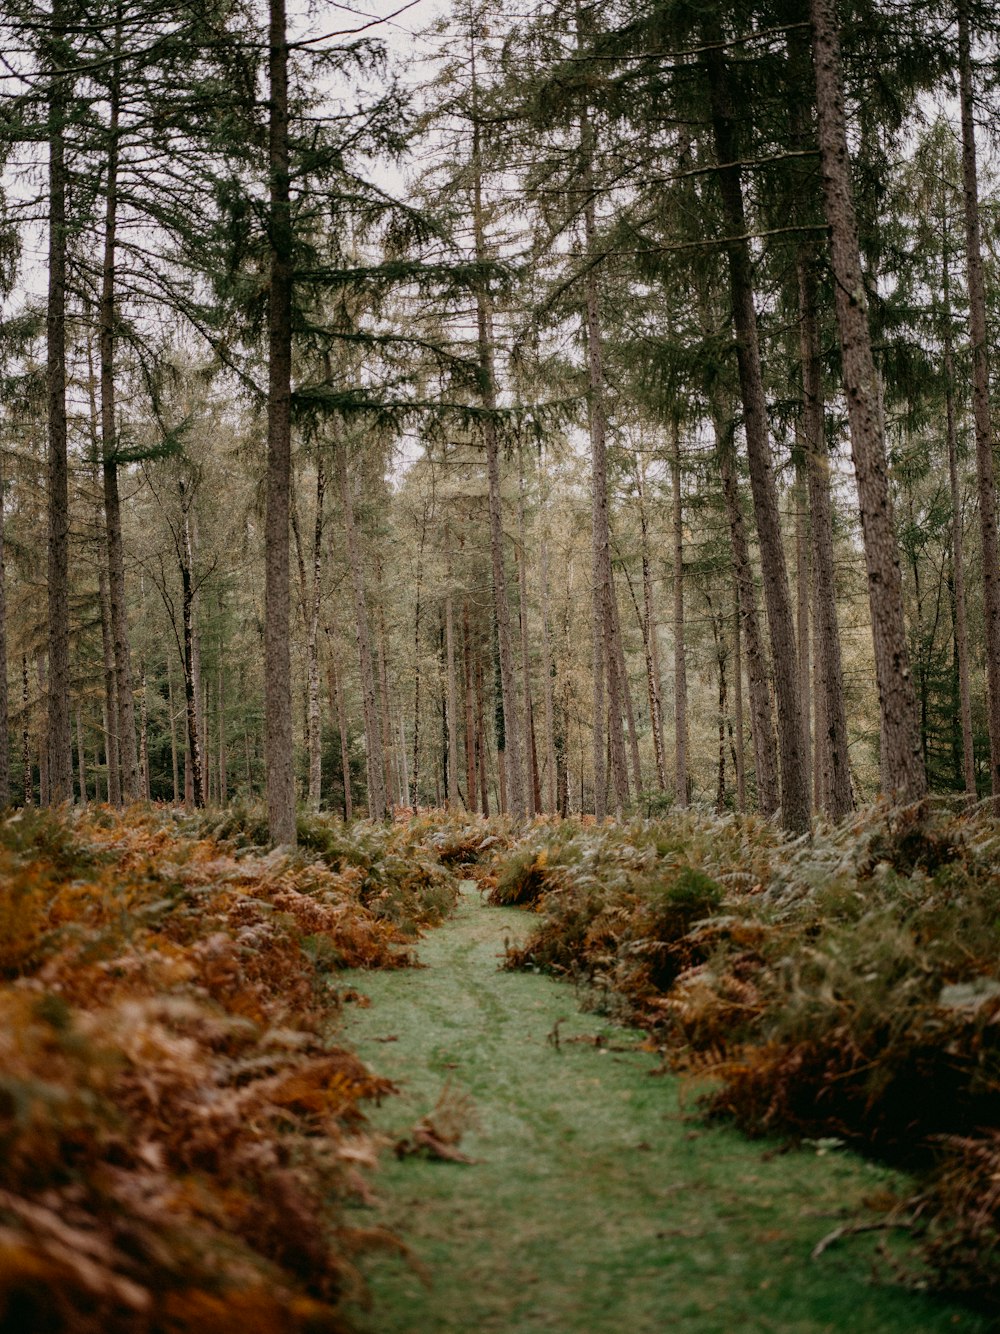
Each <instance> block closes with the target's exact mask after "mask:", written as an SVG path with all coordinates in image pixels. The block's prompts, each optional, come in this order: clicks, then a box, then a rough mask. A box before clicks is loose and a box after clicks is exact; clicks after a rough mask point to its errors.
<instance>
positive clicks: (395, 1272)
mask: <svg viewBox="0 0 1000 1334" xmlns="http://www.w3.org/2000/svg"><path fill="white" fill-rule="evenodd" d="M529 926H530V918H529V917H528V916H527V915H526V914H524V913H522V912H518V911H516V910H499V909H490V908H485V907H483V906H482V905H481V904H480V899H479V894H478V891H477V890H476V889H475V887H474V886H473V885H472V884H471V882H467V883H466V885H465V886H464V887H463V895H462V900H461V903H460V905H459V907H458V910H457V912H456V913H455V915H454V916H453V917H452V918H451V919H450V921H449V922H448V923H447V924H446V925H445V926H444V927H442V928H440V929H439V930H437V931H434V932H432V933H431V934H429V935H428V936H427V938H426V939H425V940H424V941H423V942H422V943H421V947H420V958H421V960H422V962H423V963H424V964H425V965H426V966H425V967H424V968H423V969H420V970H408V971H403V972H399V973H375V974H355V975H352V976H351V978H350V983H351V984H352V985H355V986H357V987H358V988H359V989H360V990H362V991H363V992H364V993H365V994H367V995H368V996H370V997H371V1000H372V1005H371V1008H370V1009H359V1010H357V1011H355V1012H354V1013H353V1014H352V1016H351V1018H350V1019H349V1022H348V1025H347V1037H348V1038H349V1040H350V1041H351V1042H352V1043H353V1044H354V1045H355V1046H356V1048H357V1050H358V1051H359V1053H360V1054H361V1055H362V1056H363V1057H364V1058H365V1059H366V1060H368V1061H369V1063H370V1064H372V1065H373V1066H374V1067H375V1068H376V1069H378V1070H379V1071H380V1072H382V1073H385V1074H388V1075H390V1076H392V1077H393V1078H394V1079H396V1080H397V1081H398V1082H399V1083H400V1084H401V1085H402V1088H403V1092H402V1095H401V1096H400V1097H396V1098H391V1099H388V1100H387V1101H386V1103H385V1104H384V1106H383V1107H382V1108H381V1109H380V1110H379V1111H378V1112H376V1113H375V1120H376V1123H377V1124H378V1125H380V1126H381V1127H382V1128H383V1129H384V1130H385V1131H386V1133H387V1134H389V1135H391V1136H392V1137H393V1139H398V1138H400V1137H402V1136H404V1135H406V1134H408V1133H409V1131H410V1130H411V1129H412V1127H413V1125H414V1123H415V1122H416V1121H417V1120H418V1119H419V1118H420V1117H421V1116H422V1115H423V1114H424V1113H426V1112H427V1111H428V1110H429V1109H430V1108H431V1107H433V1105H434V1104H435V1102H436V1101H437V1099H438V1097H439V1095H440V1093H441V1091H442V1088H443V1087H444V1085H445V1084H446V1082H447V1083H449V1084H450V1086H451V1088H452V1089H453V1090H454V1091H456V1092H457V1093H460V1094H462V1095H466V1094H467V1095H470V1096H471V1098H472V1099H473V1100H474V1103H475V1108H476V1119H477V1124H476V1126H475V1127H474V1128H473V1129H471V1130H470V1131H469V1133H468V1134H467V1135H466V1137H465V1138H464V1139H463V1141H462V1148H463V1149H464V1150H465V1151H466V1152H467V1153H468V1154H470V1155H471V1156H472V1157H474V1158H475V1159H477V1162H476V1163H475V1164H474V1165H471V1166H465V1165H460V1164H455V1163H446V1162H440V1161H427V1160H423V1159H418V1158H407V1159H405V1160H403V1161H401V1162H397V1161H395V1159H392V1158H391V1157H390V1156H389V1155H387V1156H386V1159H385V1167H384V1170H383V1171H382V1172H380V1174H379V1178H378V1183H377V1189H378V1192H379V1196H380V1199H381V1201H382V1203H381V1205H380V1206H379V1207H378V1208H377V1209H375V1210H364V1211H361V1210H359V1218H358V1221H359V1222H365V1223H371V1222H374V1221H378V1222H383V1223H387V1224H388V1225H389V1226H391V1227H393V1228H395V1229H396V1230H398V1231H399V1232H400V1233H401V1234H402V1235H403V1236H404V1237H405V1238H407V1239H409V1241H410V1243H411V1245H412V1247H413V1250H414V1251H415V1253H416V1254H417V1256H418V1257H419V1259H420V1260H421V1261H422V1263H423V1264H424V1265H425V1266H426V1267H427V1269H428V1271H429V1273H430V1274H431V1276H432V1279H433V1283H432V1285H431V1286H430V1287H426V1286H425V1285H423V1284H422V1283H421V1282H420V1280H419V1279H418V1278H417V1277H416V1276H415V1275H414V1274H413V1273H412V1271H410V1270H409V1269H408V1268H407V1267H406V1266H405V1265H403V1264H402V1263H401V1262H400V1261H399V1260H398V1259H392V1258H386V1259H379V1260H376V1261H373V1262H371V1263H370V1264H369V1266H368V1268H367V1272H368V1275H369V1278H370V1281H371V1287H372V1292H373V1297H374V1308H373V1313H372V1314H371V1315H369V1316H367V1317H362V1318H361V1320H362V1327H363V1328H364V1329H366V1330H370V1331H372V1334H402V1332H403V1331H406V1334H437V1332H438V1331H442V1332H443V1331H455V1332H456V1334H457V1332H458V1331H461V1332H462V1334H470V1332H471V1334H480V1332H482V1334H485V1332H486V1331H505V1332H513V1331H522V1330H523V1331H532V1330H557V1331H565V1332H566V1334H570V1332H571V1331H580V1334H584V1332H585V1334H623V1332H624V1334H654V1331H655V1334H662V1331H664V1330H667V1329H670V1330H681V1331H691V1332H692V1334H721V1332H723V1331H727V1332H728V1331H734V1332H735V1331H744V1330H774V1331H781V1332H782V1334H791V1332H793V1331H802V1334H805V1331H810V1332H811V1331H820V1330H824V1331H825V1330H835V1331H836V1330H851V1331H864V1334H875V1332H876V1331H882V1330H893V1331H896V1330H898V1331H907V1334H912V1332H913V1331H924V1330H928V1331H932V1330H944V1329H948V1330H954V1329H956V1328H958V1329H961V1330H967V1331H985V1330H986V1329H987V1325H986V1324H985V1323H984V1322H982V1321H980V1320H979V1319H978V1318H977V1317H974V1316H972V1315H970V1314H969V1313H967V1312H962V1311H960V1310H958V1309H957V1308H953V1307H946V1306H944V1305H939V1304H937V1303H934V1302H932V1301H931V1300H930V1299H928V1298H924V1297H922V1296H920V1295H919V1294H914V1293H908V1292H904V1291H902V1290H900V1289H896V1288H892V1287H889V1286H884V1287H875V1286H873V1285H872V1284H871V1283H870V1281H869V1275H870V1269H871V1256H872V1251H873V1247H874V1244H875V1243H874V1242H873V1241H872V1239H871V1238H870V1237H864V1238H853V1239H850V1240H848V1241H847V1242H845V1243H844V1244H842V1245H839V1246H837V1247H834V1248H832V1249H831V1250H829V1251H828V1252H827V1253H826V1254H825V1255H824V1256H823V1258H822V1259H821V1260H820V1261H818V1262H813V1261H811V1260H810V1259H809V1252H810V1250H811V1248H812V1246H813V1245H814V1244H815V1243H816V1241H817V1240H819V1238H821V1237H822V1236H824V1235H825V1234H826V1233H827V1232H829V1231H830V1230H831V1229H832V1228H833V1227H835V1226H836V1224H837V1220H838V1218H839V1217H841V1211H843V1210H847V1211H851V1210H853V1209H854V1208H856V1207H857V1206H858V1205H859V1203H860V1201H861V1200H862V1199H863V1198H864V1197H866V1196H872V1195H875V1194H876V1193H878V1192H879V1191H880V1190H883V1191H884V1189H885V1187H886V1186H887V1185H889V1184H891V1183H892V1177H891V1174H889V1173H887V1172H886V1171H884V1170H883V1169H881V1168H878V1167H875V1166H873V1165H871V1164H866V1163H863V1162H861V1161H860V1160H858V1159H856V1158H854V1157H852V1156H851V1155H848V1154H846V1153H844V1152H842V1151H838V1150H837V1149H836V1148H835V1147H830V1146H827V1145H823V1144H820V1145H818V1146H816V1147H814V1148H812V1149H809V1150H802V1151H800V1152H797V1153H788V1154H775V1153H773V1152H769V1151H768V1150H767V1149H766V1148H764V1147H762V1146H761V1145H760V1144H753V1143H750V1142H748V1141H747V1140H745V1139H743V1138H741V1137H740V1136H738V1135H736V1134H735V1133H733V1132H730V1131H728V1130H724V1129H706V1128H705V1127H703V1126H699V1125H698V1124H697V1121H696V1120H694V1119H693V1117H692V1116H691V1115H690V1113H691V1112H692V1110H693V1109H692V1108H690V1107H689V1108H688V1109H687V1113H685V1111H684V1110H683V1109H682V1108H681V1107H680V1106H679V1101H678V1096H679V1090H678V1084H677V1082H676V1081H674V1080H671V1079H665V1078H662V1077H654V1078H651V1077H650V1076H649V1073H648V1072H649V1070H650V1069H651V1068H652V1066H653V1065H654V1064H655V1058H653V1057H651V1056H649V1055H647V1054H645V1053H643V1052H639V1051H636V1050H625V1051H616V1050H614V1048H615V1047H616V1046H621V1047H626V1046H632V1047H634V1045H635V1043H636V1042H637V1040H638V1037H639V1035H637V1034H635V1033H631V1032H626V1031H623V1030H620V1029H614V1028H611V1027H610V1026H609V1025H607V1024H606V1023H604V1022H603V1021H602V1020H601V1019H600V1018H599V1017H598V1016H595V1015H582V1014H579V1013H578V1012H577V1005H576V997H575V996H574V993H573V991H572V989H571V988H570V987H568V986H566V985H564V984H560V983H557V982H554V981H552V980H550V979H548V978H545V977H540V976H530V975H525V974H511V973H503V972H500V971H498V969H497V962H498V956H499V955H501V954H502V951H503V942H504V937H505V936H507V937H509V938H510V939H512V940H514V939H520V938H522V937H523V935H524V934H525V933H526V931H527V929H528V928H529ZM558 1021H562V1022H560V1023H559V1030H558V1031H559V1038H560V1042H559V1045H558V1047H557V1046H556V1045H555V1044H554V1043H553V1042H552V1041H550V1040H549V1035H550V1034H551V1033H552V1031H553V1028H554V1027H555V1026H556V1024H557V1022H558ZM598 1035H600V1036H601V1038H602V1040H603V1041H604V1043H605V1045H604V1046H603V1047H600V1048H598V1047H595V1046H594V1045H593V1042H592V1041H589V1042H588V1041H584V1042H577V1041H574V1040H573V1039H574V1038H578V1037H587V1038H590V1039H591V1040H592V1039H593V1038H594V1037H596V1036H598ZM390 1039H392V1040H391V1041H390Z"/></svg>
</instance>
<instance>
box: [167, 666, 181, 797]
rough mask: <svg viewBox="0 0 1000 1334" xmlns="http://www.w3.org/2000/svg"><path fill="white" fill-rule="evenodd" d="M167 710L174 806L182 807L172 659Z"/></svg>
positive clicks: (168, 672) (168, 668)
mask: <svg viewBox="0 0 1000 1334" xmlns="http://www.w3.org/2000/svg"><path fill="white" fill-rule="evenodd" d="M167 708H168V709H169V711H170V763H171V767H172V770H173V778H174V805H175V806H178V805H180V800H181V775H180V764H179V763H178V759H177V715H176V714H175V713H174V678H173V675H172V673H171V671H170V659H169V657H168V658H167Z"/></svg>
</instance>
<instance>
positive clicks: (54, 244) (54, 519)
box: [45, 0, 73, 805]
mask: <svg viewBox="0 0 1000 1334" xmlns="http://www.w3.org/2000/svg"><path fill="white" fill-rule="evenodd" d="M51 22H52V42H51V59H50V83H49V96H48V118H49V125H48V137H49V254H48V261H49V272H48V300H47V312H46V344H47V348H46V380H47V385H48V468H47V480H48V652H49V674H48V726H47V739H46V742H45V749H46V751H47V754H48V769H49V775H48V776H49V783H48V792H47V794H46V800H51V802H52V804H53V805H59V804H60V803H62V802H71V801H72V800H73V753H72V738H71V732H70V708H69V691H70V665H69V461H68V457H67V436H66V237H67V224H66V179H67V171H66V149H65V120H66V114H67V106H66V101H67V96H66V79H67V76H66V75H65V74H64V73H63V72H62V66H63V63H64V54H63V52H62V50H61V49H60V48H61V45H62V43H63V41H64V39H65V32H66V28H65V22H66V20H65V12H64V6H63V3H62V0H54V4H53V8H52V20H51Z"/></svg>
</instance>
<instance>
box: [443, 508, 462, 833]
mask: <svg viewBox="0 0 1000 1334" xmlns="http://www.w3.org/2000/svg"><path fill="white" fill-rule="evenodd" d="M444 540H445V545H446V546H447V548H448V569H447V573H446V576H445V577H446V581H447V583H446V588H445V597H444V634H445V672H446V677H447V699H446V704H447V707H446V709H445V713H446V715H447V721H446V726H447V745H446V747H445V752H446V755H447V764H448V804H449V805H450V806H451V807H452V808H453V809H455V810H458V808H459V805H460V800H459V792H458V675H457V672H456V670H455V599H454V596H453V594H452V572H451V538H450V535H449V532H448V528H447V526H445V534H444Z"/></svg>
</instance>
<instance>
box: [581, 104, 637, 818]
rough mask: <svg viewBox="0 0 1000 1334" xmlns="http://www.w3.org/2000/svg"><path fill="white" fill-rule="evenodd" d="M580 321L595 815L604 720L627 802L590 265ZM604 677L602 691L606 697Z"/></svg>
mask: <svg viewBox="0 0 1000 1334" xmlns="http://www.w3.org/2000/svg"><path fill="white" fill-rule="evenodd" d="M593 139H594V132H593V126H592V124H591V120H590V113H589V110H588V108H587V107H586V106H585V107H584V109H583V111H582V112H581V115H580V148H581V152H582V155H583V164H584V166H583V191H584V200H585V203H584V209H583V224H584V246H585V249H586V253H587V254H588V255H591V254H593V253H594V252H595V251H596V249H597V217H596V211H595V208H594V193H593V179H592V178H593V171H592V161H593V151H594V143H593ZM584 302H585V306H584V321H585V330H586V335H587V382H588V389H589V391H590V392H589V402H588V407H589V423H590V488H591V578H592V581H593V624H594V651H593V678H594V679H593V695H594V813H595V815H596V816H597V818H598V819H599V820H601V819H603V818H604V816H605V815H606V814H607V766H606V762H605V750H604V747H605V719H606V720H607V739H608V742H609V750H610V755H611V775H612V780H613V782H614V789H615V806H616V809H617V811H618V813H619V814H621V811H622V810H623V808H624V807H625V805H626V804H627V802H628V772H627V769H626V766H625V737H624V733H623V731H622V688H623V684H624V683H623V682H622V681H621V679H620V672H619V664H618V654H617V648H618V645H617V643H616V641H615V617H614V581H613V576H612V570H611V528H610V523H609V520H608V453H607V429H608V427H607V404H606V401H605V385H604V364H603V334H602V329H601V309H600V295H599V291H598V286H597V271H596V268H595V267H594V265H593V264H591V265H589V266H588V268H587V275H586V278H585V279H584ZM605 681H606V683H607V695H606V696H605Z"/></svg>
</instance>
